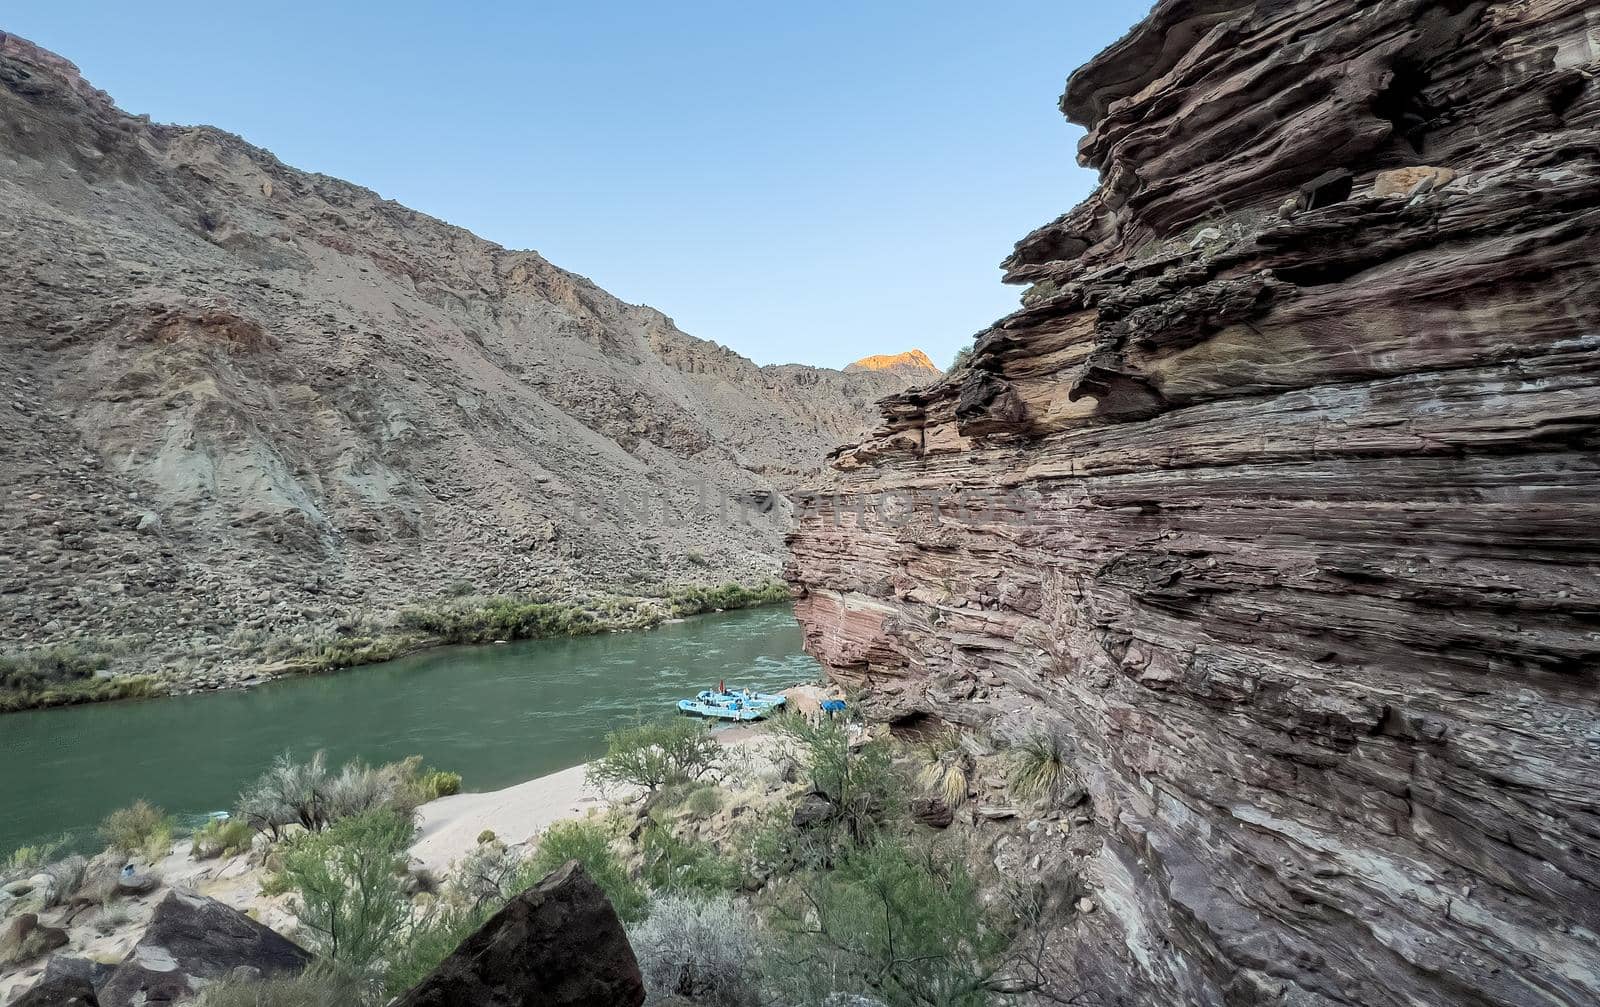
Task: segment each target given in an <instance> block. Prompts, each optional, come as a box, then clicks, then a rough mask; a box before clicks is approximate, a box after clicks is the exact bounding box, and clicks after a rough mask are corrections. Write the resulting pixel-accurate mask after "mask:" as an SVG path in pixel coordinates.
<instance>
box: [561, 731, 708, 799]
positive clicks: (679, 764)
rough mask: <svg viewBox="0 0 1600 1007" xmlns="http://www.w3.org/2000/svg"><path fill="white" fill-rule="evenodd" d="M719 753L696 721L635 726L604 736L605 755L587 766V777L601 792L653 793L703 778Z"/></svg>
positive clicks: (706, 732)
mask: <svg viewBox="0 0 1600 1007" xmlns="http://www.w3.org/2000/svg"><path fill="white" fill-rule="evenodd" d="M721 752H722V746H721V745H719V744H717V740H716V739H715V738H713V737H712V736H711V732H710V731H709V730H708V729H707V728H706V727H705V726H704V725H703V724H701V723H699V722H697V721H693V720H687V719H681V718H680V719H676V720H664V721H658V722H655V723H648V724H636V725H634V726H632V727H624V728H620V729H618V730H615V731H612V732H611V733H609V734H607V735H606V754H605V755H604V756H603V757H601V758H600V759H597V760H596V761H595V762H593V763H591V764H590V766H589V769H588V771H587V774H586V777H587V779H588V782H589V783H591V784H593V785H595V786H598V787H602V788H603V787H609V786H613V785H615V784H626V785H629V786H635V787H643V788H644V789H645V790H647V791H651V792H654V791H655V790H657V789H658V788H660V787H661V786H662V785H663V784H667V783H675V782H680V781H686V780H698V779H700V778H702V777H704V776H705V775H706V773H708V772H710V771H711V768H712V766H713V765H714V764H715V763H716V760H717V757H718V756H719V755H720V754H721Z"/></svg>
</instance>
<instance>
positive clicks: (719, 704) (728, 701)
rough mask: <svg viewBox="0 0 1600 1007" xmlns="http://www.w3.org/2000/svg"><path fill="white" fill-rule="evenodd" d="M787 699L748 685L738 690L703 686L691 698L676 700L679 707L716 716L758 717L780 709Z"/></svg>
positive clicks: (681, 709)
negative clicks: (748, 687) (731, 690)
mask: <svg viewBox="0 0 1600 1007" xmlns="http://www.w3.org/2000/svg"><path fill="white" fill-rule="evenodd" d="M786 702H788V700H786V699H785V698H784V697H782V696H774V695H769V694H767V693H761V692H752V691H751V690H749V689H744V690H742V691H738V692H718V691H716V690H715V689H702V690H701V691H700V694H699V695H698V696H696V697H695V698H693V699H680V700H678V711H679V712H680V713H688V714H693V715H695V716H699V717H711V718H713V719H715V720H760V719H761V718H762V717H765V716H767V715H768V714H771V713H774V712H776V711H777V710H779V709H781V708H782V707H783V704H784V703H786Z"/></svg>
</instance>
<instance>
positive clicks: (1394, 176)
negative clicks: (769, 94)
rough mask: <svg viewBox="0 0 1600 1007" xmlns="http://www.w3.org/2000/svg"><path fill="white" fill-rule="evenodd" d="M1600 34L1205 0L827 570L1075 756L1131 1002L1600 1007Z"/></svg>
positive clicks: (853, 625) (1094, 81)
mask: <svg viewBox="0 0 1600 1007" xmlns="http://www.w3.org/2000/svg"><path fill="white" fill-rule="evenodd" d="M1597 57H1600V8H1597V7H1596V5H1595V4H1594V3H1592V2H1583V0H1578V2H1574V0H1565V2H1562V0H1521V2H1505V3H1485V2H1470V0H1452V2H1443V3H1436V2H1421V0H1382V2H1366V3H1361V2H1354V0H1323V2H1311V0H1279V2H1264V0H1263V2H1256V3H1239V2H1228V0H1164V2H1162V3H1160V4H1158V5H1157V7H1156V9H1155V10H1154V11H1153V12H1152V14H1151V15H1150V17H1149V18H1148V19H1147V20H1146V21H1145V22H1143V23H1142V24H1141V25H1139V26H1138V27H1137V28H1135V29H1134V30H1133V32H1132V33H1131V34H1129V35H1128V36H1127V37H1126V38H1125V39H1123V40H1122V41H1121V42H1119V43H1117V44H1116V45H1115V46H1114V47H1112V48H1111V49H1110V50H1108V51H1107V52H1105V53H1104V54H1103V55H1102V56H1100V57H1099V58H1097V59H1096V60H1095V61H1093V62H1092V63H1091V64H1090V65H1088V66H1087V67H1085V68H1083V69H1082V70H1080V71H1079V72H1078V73H1077V74H1075V75H1074V76H1073V78H1072V80H1071V82H1070V84H1069V86H1068V89H1067V93H1066V95H1065V97H1064V98H1063V100H1062V109H1063V111H1064V112H1065V113H1066V115H1067V116H1068V117H1069V118H1071V119H1072V120H1074V121H1076V122H1079V123H1081V124H1083V125H1085V126H1086V127H1087V128H1088V134H1087V136H1086V138H1085V139H1084V141H1083V144H1082V148H1081V152H1082V159H1083V160H1084V162H1085V163H1086V164H1088V165H1090V166H1092V167H1094V168H1096V169H1098V171H1099V172H1100V176H1101V184H1100V186H1099V188H1098V190H1097V191H1096V192H1095V193H1094V194H1093V195H1092V196H1091V197H1090V198H1089V199H1088V200H1087V201H1086V202H1085V203H1084V204H1082V205H1081V206H1079V207H1078V208H1076V209H1075V210H1073V211H1072V212H1070V213H1068V214H1066V215H1065V216H1063V217H1061V218H1060V219H1058V220H1056V221H1055V222H1053V223H1051V224H1049V225H1047V226H1045V227H1042V228H1040V229H1039V230H1038V231H1036V232H1034V233H1033V234H1031V235H1029V236H1027V237H1026V238H1025V239H1024V240H1023V241H1022V242H1020V243H1019V244H1018V246H1017V249H1016V251H1015V253H1014V254H1013V255H1012V256H1011V257H1010V258H1009V259H1008V260H1007V261H1006V263H1005V269H1006V271H1007V276H1008V279H1010V280H1012V281H1015V282H1019V283H1027V284H1031V285H1032V287H1031V289H1030V290H1029V291H1028V293H1027V295H1025V298H1024V305H1025V307H1024V308H1023V309H1022V310H1021V311H1019V312H1017V313H1016V314H1014V315H1011V316H1010V317H1008V318H1005V319H1003V320H1002V321H1000V322H999V323H998V324H996V325H995V326H994V327H993V328H992V329H990V330H989V331H988V332H987V333H985V334H984V335H982V336H981V337H980V339H979V340H978V343H977V346H976V347H975V352H974V355H973V357H972V360H971V363H970V364H969V365H968V366H967V367H964V368H962V369H960V370H958V371H955V372H952V373H951V374H949V375H947V376H946V377H945V378H944V379H943V380H942V381H940V382H938V383H936V384H934V385H932V386H930V387H927V388H924V389H921V390H917V391H913V392H909V393H904V394H900V395H897V396H894V397H892V398H890V399H888V400H886V401H885V403H884V406H883V410H884V421H883V423H882V425H881V427H880V429H879V430H878V431H877V432H876V433H874V434H873V435H872V436H870V437H869V438H867V439H866V440H864V441H863V442H861V443H859V444H857V445H854V446H852V447H850V448H847V449H842V450H841V451H840V452H838V453H837V454H836V455H835V457H834V464H835V466H836V467H837V468H838V469H840V470H841V472H842V478H843V488H844V496H842V497H840V498H837V499H835V500H831V501H826V502H818V501H813V503H812V505H811V506H809V507H808V508H807V510H806V513H805V515H804V516H803V518H802V520H801V522H800V525H799V528H798V530H797V531H796V532H795V533H794V534H793V535H792V537H791V544H792V548H793V558H792V561H791V565H790V568H789V576H790V579H791V580H792V582H793V583H794V584H795V585H796V589H797V593H798V595H799V600H798V603H797V605H798V612H799V615H800V618H801V620H802V621H803V623H804V624H805V628H806V637H807V644H808V647H809V648H810V650H811V651H812V652H813V653H814V654H815V655H816V656H817V657H818V658H819V659H820V660H821V661H822V662H823V663H824V664H825V665H826V666H827V668H828V670H829V671H830V673H831V674H832V675H834V676H835V677H837V678H839V679H842V680H845V681H848V682H851V683H855V684H860V685H863V686H865V687H867V688H868V689H869V690H870V691H871V693H872V695H873V696H874V700H875V707H876V709H877V710H878V711H879V712H880V713H881V714H882V715H883V716H885V717H890V718H909V717H919V716H920V717H927V716H936V717H940V718H943V719H945V720H949V721H954V722H960V723H964V724H967V725H969V726H972V727H974V728H978V729H982V730H985V731H988V732H989V733H992V734H994V735H996V736H999V737H1002V738H1004V737H1013V738H1014V737H1019V736H1021V735H1023V734H1026V733H1028V732H1032V731H1037V730H1048V731H1056V732H1061V733H1063V734H1065V735H1067V736H1068V737H1069V738H1070V739H1071V742H1072V745H1073V746H1074V748H1075V751H1076V757H1077V762H1078V765H1079V767H1080V771H1081V772H1082V774H1083V776H1084V778H1085V782H1086V784H1087V786H1088V789H1089V791H1090V794H1091V796H1092V802H1093V803H1092V806H1093V822H1092V825H1090V826H1089V828H1092V829H1094V830H1096V831H1097V832H1098V833H1099V842H1098V845H1097V846H1093V845H1091V847H1090V848H1093V849H1095V852H1093V853H1091V854H1089V855H1088V856H1086V857H1084V858H1083V859H1082V861H1081V863H1077V864H1076V865H1074V866H1075V867H1076V869H1077V870H1078V871H1079V873H1080V874H1081V875H1082V877H1083V879H1084V881H1085V882H1086V884H1087V887H1088V888H1089V889H1090V890H1091V891H1092V892H1093V893H1094V898H1095V900H1096V902H1097V903H1098V906H1099V907H1100V908H1099V911H1098V912H1095V913H1092V914H1084V915H1080V916H1078V917H1076V918H1074V919H1073V920H1072V921H1070V922H1069V924H1068V930H1067V932H1066V933H1065V934H1064V939H1065V942H1066V946H1067V949H1068V952H1069V954H1070V956H1071V958H1072V965H1071V967H1070V969H1068V970H1067V972H1068V974H1064V975H1063V976H1062V977H1061V979H1062V985H1063V988H1065V989H1072V990H1077V991H1081V992H1082V999H1081V1000H1079V1001H1077V1002H1083V1003H1100V1004H1134V1003H1151V1004H1163V1005H1166V1004H1295V1005H1308V1007H1309V1005H1318V1007H1323V1005H1333V1004H1351V1005H1355V1004H1360V1005H1388V1004H1396V1005H1398V1004H1408V1005H1419V1004H1473V1005H1489V1004H1495V1005H1501V1004H1593V1003H1595V1002H1597V1001H1600V939H1597V936H1596V933H1597V930H1600V861H1597V855H1600V814H1597V809H1600V802H1597V800H1596V797H1595V792H1594V782H1595V780H1596V779H1597V777H1600V721H1597V716H1600V704H1597V701H1596V700H1597V692H1596V670H1597V667H1600V664H1597V662H1600V581H1597V577H1596V564H1597V562H1600V534H1597V529H1600V501H1597V495H1596V490H1597V488H1600V478H1597V476H1600V455H1597V452H1596V446H1597V443H1600V437H1597V432H1600V265H1597V261H1600V82H1597V79H1596V78H1597V72H1600V68H1597Z"/></svg>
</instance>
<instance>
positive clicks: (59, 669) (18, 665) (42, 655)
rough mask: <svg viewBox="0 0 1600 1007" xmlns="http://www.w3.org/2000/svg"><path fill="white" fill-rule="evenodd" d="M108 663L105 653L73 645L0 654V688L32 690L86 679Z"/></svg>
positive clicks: (22, 690)
mask: <svg viewBox="0 0 1600 1007" xmlns="http://www.w3.org/2000/svg"><path fill="white" fill-rule="evenodd" d="M110 663H111V660H110V658H109V657H107V656H106V655H105V654H101V653H97V652H91V651H86V650H84V649H82V648H80V647H76V646H73V645H72V644H60V645H58V646H54V647H43V648H40V649H39V650H32V651H26V652H24V653H20V654H7V655H5V656H4V657H0V688H3V689H16V690H18V691H21V692H33V691H38V690H41V689H46V688H50V687H52V686H57V685H63V684H66V683H69V682H74V681H78V680H81V679H86V678H93V677H94V674H95V672H97V671H101V670H103V669H104V668H106V667H107V666H108V665H109V664H110Z"/></svg>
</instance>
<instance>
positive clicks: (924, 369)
mask: <svg viewBox="0 0 1600 1007" xmlns="http://www.w3.org/2000/svg"><path fill="white" fill-rule="evenodd" d="M872 371H888V372H890V373H893V374H899V375H902V376H903V377H905V378H906V379H907V380H908V381H910V382H913V383H924V384H925V383H927V382H930V381H932V380H934V379H935V378H937V377H939V376H940V375H941V374H943V373H944V372H943V371H941V370H939V368H938V365H936V364H935V363H934V362H933V361H932V360H929V359H928V355H927V354H926V353H923V352H922V351H921V350H907V351H906V352H904V353H880V354H877V355H875V356H871V357H862V358H861V359H860V360H857V361H856V362H855V363H853V364H849V365H848V366H846V367H845V369H844V372H845V373H846V374H857V373H861V372H872Z"/></svg>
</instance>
